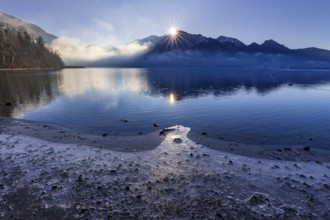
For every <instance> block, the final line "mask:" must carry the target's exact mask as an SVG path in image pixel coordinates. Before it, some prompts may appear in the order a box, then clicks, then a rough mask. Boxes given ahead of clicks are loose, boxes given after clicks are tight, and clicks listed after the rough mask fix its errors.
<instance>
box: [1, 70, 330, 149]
mask: <svg viewBox="0 0 330 220" xmlns="http://www.w3.org/2000/svg"><path fill="white" fill-rule="evenodd" d="M8 102H10V103H11V106H8V105H6V103H8ZM0 116H4V117H12V118H18V119H26V120H31V121H37V122H49V123H54V124H57V125H60V126H64V127H68V128H73V129H75V130H78V131H79V132H84V133H92V134H97V135H101V134H104V133H106V132H108V133H110V134H112V135H137V134H141V133H144V134H145V133H149V132H152V131H156V130H159V129H161V128H165V127H169V126H172V125H177V124H178V125H183V126H187V127H190V128H191V129H192V132H195V133H202V132H205V133H207V135H208V136H209V137H211V138H221V139H224V140H228V141H240V142H244V143H248V144H260V143H263V144H264V145H275V144H276V145H278V144H279V145H289V144H294V145H296V144H308V145H310V146H313V147H318V148H323V149H330V135H329V134H330V71H327V70H274V69H272V70H254V69H229V68H150V69H133V68H82V69H63V70H59V71H8V72H6V71H1V72H0ZM154 124H157V125H159V127H155V126H154Z"/></svg>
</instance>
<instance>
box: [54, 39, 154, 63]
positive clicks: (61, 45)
mask: <svg viewBox="0 0 330 220" xmlns="http://www.w3.org/2000/svg"><path fill="white" fill-rule="evenodd" d="M151 45H152V43H151V42H143V43H140V42H139V41H133V42H131V43H129V44H126V45H124V46H121V47H114V46H111V45H101V44H90V45H85V44H82V43H81V41H80V40H79V39H77V38H71V37H67V36H61V37H58V38H57V39H55V40H53V41H52V42H51V45H50V46H51V47H52V48H53V49H54V50H55V51H58V52H59V54H60V56H61V58H62V59H63V61H64V62H65V64H66V65H83V66H107V65H111V64H114V65H116V64H118V63H122V62H130V61H133V60H134V59H135V58H136V57H137V56H138V55H141V54H143V53H144V52H146V51H148V49H149V47H150V46H151Z"/></svg>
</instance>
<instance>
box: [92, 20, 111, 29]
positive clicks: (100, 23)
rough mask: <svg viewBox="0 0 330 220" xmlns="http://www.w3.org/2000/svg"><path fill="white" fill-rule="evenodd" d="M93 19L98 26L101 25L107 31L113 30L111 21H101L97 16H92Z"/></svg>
mask: <svg viewBox="0 0 330 220" xmlns="http://www.w3.org/2000/svg"><path fill="white" fill-rule="evenodd" d="M93 21H94V22H95V23H96V24H97V25H98V26H100V27H102V28H103V29H105V30H107V31H114V27H113V25H112V24H111V23H109V22H106V21H103V20H101V19H98V18H94V19H93Z"/></svg>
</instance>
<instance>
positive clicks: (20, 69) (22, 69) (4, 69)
mask: <svg viewBox="0 0 330 220" xmlns="http://www.w3.org/2000/svg"><path fill="white" fill-rule="evenodd" d="M63 68H64V67H62V68H58V67H43V68H41V67H35V68H0V71H24V70H59V69H63Z"/></svg>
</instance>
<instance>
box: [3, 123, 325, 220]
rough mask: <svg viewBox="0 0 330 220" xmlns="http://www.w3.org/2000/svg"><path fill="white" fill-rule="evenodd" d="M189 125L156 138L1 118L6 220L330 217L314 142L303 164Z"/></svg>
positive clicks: (300, 157)
mask: <svg viewBox="0 0 330 220" xmlns="http://www.w3.org/2000/svg"><path fill="white" fill-rule="evenodd" d="M189 131H190V129H189V128H186V127H182V126H174V127H172V128H171V129H169V130H167V131H166V132H162V134H163V135H159V132H157V133H154V134H150V135H151V136H153V137H152V138H151V139H154V140H153V141H154V142H153V141H151V142H150V143H149V142H148V141H146V142H144V141H142V139H144V138H146V137H147V139H146V140H148V138H149V136H148V135H145V136H144V135H142V136H141V137H140V141H139V139H136V138H138V137H139V136H138V137H129V138H128V137H124V138H123V139H122V140H120V138H119V137H117V138H115V137H110V136H108V135H105V137H103V135H100V136H99V137H98V136H89V135H84V134H79V133H75V132H74V131H71V130H67V129H64V128H60V127H57V126H54V125H47V124H39V123H30V122H26V121H18V120H11V119H1V120H0V179H1V181H0V218H1V219H14V218H18V219H45V218H47V219H99V218H102V219H329V218H330V184H329V183H330V163H329V162H328V161H326V160H323V161H322V160H315V158H313V156H314V157H316V156H315V155H314V154H313V149H312V150H310V151H304V150H302V151H299V152H300V154H298V155H296V157H295V161H292V160H285V158H286V157H285V156H283V158H282V159H281V160H279V159H276V160H275V159H269V158H271V157H270V156H269V158H268V159H266V158H267V157H268V156H266V157H265V158H258V157H256V156H255V155H254V157H250V156H242V155H238V154H234V153H230V152H225V151H219V150H214V149H210V148H208V147H205V146H203V145H201V144H197V143H195V142H194V141H192V140H190V139H189V138H188V137H187V135H188V133H189ZM118 140H120V141H121V142H120V141H118ZM128 140H129V141H128ZM102 141H103V142H102ZM119 143H121V144H122V145H120V144H119ZM135 143H141V145H143V146H145V148H139V147H136V146H137V145H135ZM227 144H228V143H227ZM134 146H135V147H134ZM125 147H126V148H127V149H125V150H124V152H123V151H119V150H121V149H123V148H125ZM297 150H298V149H297ZM229 151H230V150H229ZM278 153H281V152H279V151H278ZM282 153H283V154H285V152H283V151H282ZM310 155H312V159H309V160H307V161H306V158H307V159H308V158H309V157H310Z"/></svg>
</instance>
